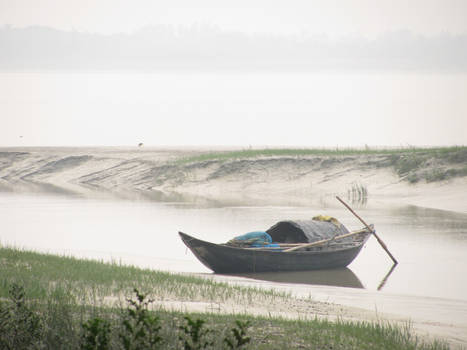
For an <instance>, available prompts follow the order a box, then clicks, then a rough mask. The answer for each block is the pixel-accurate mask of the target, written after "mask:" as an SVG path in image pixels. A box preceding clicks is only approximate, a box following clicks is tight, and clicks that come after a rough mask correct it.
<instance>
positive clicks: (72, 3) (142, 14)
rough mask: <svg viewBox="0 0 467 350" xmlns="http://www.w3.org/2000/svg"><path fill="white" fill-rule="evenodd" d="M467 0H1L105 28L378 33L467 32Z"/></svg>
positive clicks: (62, 25)
mask: <svg viewBox="0 0 467 350" xmlns="http://www.w3.org/2000/svg"><path fill="white" fill-rule="evenodd" d="M466 18H467V1H465V0H377V1H375V0H235V1H225V0H197V1H193V0H40V1H39V0H0V24H11V25H14V26H29V25H44V26H51V27H55V28H59V29H66V30H70V29H76V30H80V31H91V32H101V33H115V32H122V31H123V32H131V31H135V30H137V29H139V28H141V27H143V26H147V25H155V24H174V25H191V24H194V23H202V24H211V25H216V26H219V27H221V28H222V29H227V30H239V31H246V32H272V33H301V32H305V33H309V34H327V35H330V36H342V35H345V36H347V35H355V34H360V35H366V36H374V35H379V34H381V33H384V32H387V31H394V30H400V29H408V30H411V31H414V32H417V33H421V34H438V33H440V32H449V33H454V34H456V33H467V20H466Z"/></svg>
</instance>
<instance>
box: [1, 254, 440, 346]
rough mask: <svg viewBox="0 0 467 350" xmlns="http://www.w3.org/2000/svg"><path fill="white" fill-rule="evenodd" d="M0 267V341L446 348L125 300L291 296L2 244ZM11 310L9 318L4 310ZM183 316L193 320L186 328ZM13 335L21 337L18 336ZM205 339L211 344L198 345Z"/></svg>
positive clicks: (408, 338) (338, 326)
mask: <svg viewBox="0 0 467 350" xmlns="http://www.w3.org/2000/svg"><path fill="white" fill-rule="evenodd" d="M0 266H1V275H0V327H3V328H1V329H0V344H1V340H2V339H3V338H2V335H1V334H3V335H5V334H13V333H14V334H16V336H15V337H16V338H17V337H18V334H22V337H23V340H24V342H31V337H32V336H33V335H34V336H35V337H36V338H35V339H36V341H37V342H38V343H37V344H35V346H36V347H35V348H54V349H55V348H56V349H61V348H64V349H78V348H84V347H83V339H88V341H92V339H94V338H95V337H94V338H93V337H91V335H96V334H101V335H102V334H103V333H105V332H107V333H105V334H107V335H108V338H105V337H104V338H105V340H106V341H108V343H109V344H110V348H117V349H119V348H124V347H123V345H121V342H122V339H123V338H125V339H130V338H131V339H133V340H132V341H133V342H134V343H132V344H133V345H134V344H136V342H137V341H142V340H141V339H143V338H144V335H143V334H142V333H140V332H139V331H138V332H136V330H137V329H139V328H135V327H137V326H138V324H140V325H141V324H142V325H144V327H146V329H152V330H153V331H154V332H156V333H157V334H156V335H157V336H158V337H159V336H160V338H161V339H162V340H161V341H160V343H158V344H159V345H160V347H159V348H163V349H183V348H184V345H183V344H184V343H185V349H186V348H187V347H186V346H187V345H186V344H191V345H192V346H193V347H189V348H200V349H201V348H209V349H226V348H227V347H226V344H227V343H226V342H225V341H224V339H226V338H228V339H231V340H232V339H234V338H232V337H233V334H234V332H233V329H235V328H236V325H237V326H238V325H244V326H245V325H247V324H248V325H249V326H248V329H247V334H246V335H242V336H241V337H243V338H241V337H240V336H239V337H240V338H238V339H246V336H248V337H251V340H250V342H249V343H248V344H245V345H243V346H242V347H241V348H242V349H329V350H330V349H414V350H415V349H433V350H437V349H448V346H447V345H446V344H445V343H441V342H437V341H435V342H433V341H430V342H423V341H422V340H421V339H420V338H417V337H416V336H414V334H413V332H412V331H411V329H410V327H409V326H407V327H398V326H394V325H391V324H388V323H383V322H377V323H372V322H357V323H351V322H347V321H338V322H330V321H327V320H318V319H312V320H288V319H282V318H277V317H253V316H250V315H246V314H242V315H238V314H222V313H190V314H186V313H181V312H171V311H166V310H163V309H159V310H157V309H156V310H155V311H149V310H148V311H144V310H141V309H140V310H139V311H138V310H137V308H136V307H135V305H137V301H136V302H133V304H131V305H133V306H131V305H130V304H129V301H126V299H125V298H126V297H129V296H132V295H133V300H134V288H138V290H140V291H142V292H144V293H145V295H146V296H147V297H148V298H153V299H165V300H167V299H170V298H176V299H178V300H206V299H208V300H212V301H216V302H219V303H222V302H223V301H225V300H230V301H232V300H233V301H235V302H237V303H241V304H242V305H255V304H256V303H266V304H268V305H269V306H270V307H272V308H274V303H275V302H279V301H280V302H284V301H290V299H292V298H293V297H292V296H290V295H288V294H285V293H277V292H274V291H267V290H259V289H255V288H247V287H233V286H229V285H228V284H226V283H219V282H213V281H210V280H206V279H202V278H196V277H192V276H184V275H178V274H170V273H165V272H159V271H153V270H147V269H138V268H136V267H132V266H122V265H120V264H117V263H111V264H109V263H102V262H97V261H88V260H78V259H74V258H70V257H59V256H54V255H50V254H39V253H34V252H28V251H23V250H18V249H14V248H5V247H3V248H0ZM14 285H19V286H22V287H24V291H25V302H24V303H21V305H22V306H21V307H18V306H15V305H18V304H19V303H17V302H16V303H15V302H8V298H9V297H11V288H12V286H14ZM109 296H117V297H121V300H120V303H119V304H111V305H110V304H109V303H107V302H105V299H104V298H105V297H109ZM137 296H138V294H137ZM140 301H141V300H140ZM307 301H308V302H310V303H312V301H311V300H307ZM292 302H293V300H292ZM148 303H150V301H149V300H148ZM15 308H16V309H15ZM13 309H15V310H16V313H15V312H13V313H11V312H10V313H8V312H7V311H9V310H10V311H11V310H13ZM18 310H19V311H18ZM188 319H189V320H192V321H193V322H192V323H191V326H190V323H187V322H188V321H187V320H188ZM5 320H6V321H5ZM148 320H149V321H150V322H149V321H148ZM138 322H139V323H138ZM18 325H19V326H20V327H19V326H18ZM130 326H131V327H130ZM21 327H22V328H21ZM106 327H107V328H106ZM151 327H152V328H151ZM190 327H195V328H196V327H200V328H199V329H198V331H199V335H202V337H204V338H203V339H204V340H203V342H199V343H196V344H198V345H196V344H195V345H196V346H195V345H193V344H194V343H190V341H191V340H190V338H189V337H190V334H191V336H192V337H193V333H190V331H191V330H192V328H190ZM236 329H237V330H238V329H239V328H238V327H237V328H236ZM18 330H20V331H21V330H23V332H19V333H18ZM24 330H28V331H24ZM103 330H105V331H103ZM182 330H184V331H183V332H182ZM11 332H13V333H11ZM99 332H101V333H99ZM238 334H240V333H239V332H237V335H238ZM130 335H131V337H130ZM13 338H14V337H13ZM90 339H91V340H90ZM138 339H139V340H138ZM154 339H155V338H154ZM157 339H158V338H157ZM10 340H11V339H10ZM16 340H18V339H16ZM39 340H40V344H39ZM211 342H212V343H213V345H212V346H206V347H201V346H200V344H210V343H211ZM28 344H30V343H28ZM119 344H120V345H119ZM191 345H189V346H191ZM31 348H33V347H31ZM87 348H93V349H97V347H87ZM101 348H103V347H101ZM128 348H137V347H135V346H133V347H128ZM234 348H240V347H234Z"/></svg>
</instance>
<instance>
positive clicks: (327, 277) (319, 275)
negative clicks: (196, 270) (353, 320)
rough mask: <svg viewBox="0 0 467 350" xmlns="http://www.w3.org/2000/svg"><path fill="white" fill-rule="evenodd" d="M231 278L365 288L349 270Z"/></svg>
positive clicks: (340, 269) (273, 273)
mask: <svg viewBox="0 0 467 350" xmlns="http://www.w3.org/2000/svg"><path fill="white" fill-rule="evenodd" d="M229 275H230V276H238V277H246V278H252V279H256V280H262V281H268V282H279V283H298V284H312V285H323V286H335V287H347V288H363V284H362V282H360V280H359V279H358V277H357V276H356V275H355V273H353V271H352V270H350V269H349V268H346V267H345V268H339V269H329V270H312V271H289V272H248V273H236V274H229Z"/></svg>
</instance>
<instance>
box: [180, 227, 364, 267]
mask: <svg viewBox="0 0 467 350" xmlns="http://www.w3.org/2000/svg"><path fill="white" fill-rule="evenodd" d="M179 235H180V237H181V238H182V241H183V242H184V243H185V245H186V246H187V247H188V248H189V249H190V250H191V251H192V252H193V254H194V255H195V256H196V257H197V258H198V259H199V261H201V262H202V263H203V264H204V265H205V266H206V267H207V268H209V269H210V270H212V271H214V272H216V273H239V272H270V271H276V272H278V271H307V270H320V269H331V268H338V267H346V266H347V265H349V264H350V263H351V262H352V261H353V260H354V259H355V257H356V256H357V255H358V253H359V252H360V250H361V249H362V247H363V245H364V243H365V241H366V239H367V238H368V236H367V237H366V238H365V239H364V240H363V241H362V242H361V243H359V244H357V245H355V246H353V247H350V248H343V249H338V250H329V251H326V250H323V251H317V252H309V251H296V252H280V251H268V250H254V249H245V248H236V247H231V246H226V245H221V244H215V243H211V242H206V241H202V240H200V239H197V238H194V237H192V236H189V235H187V234H186V233H183V232H179Z"/></svg>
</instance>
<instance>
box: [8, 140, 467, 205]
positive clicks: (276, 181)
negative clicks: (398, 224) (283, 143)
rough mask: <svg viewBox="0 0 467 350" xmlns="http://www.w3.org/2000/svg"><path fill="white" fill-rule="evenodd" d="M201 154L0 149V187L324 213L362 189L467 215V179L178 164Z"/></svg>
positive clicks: (347, 162)
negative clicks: (319, 208)
mask: <svg viewBox="0 0 467 350" xmlns="http://www.w3.org/2000/svg"><path fill="white" fill-rule="evenodd" d="M203 152H206V150H203V149H198V150H196V149H181V150H176V149H141V148H136V147H135V148H43V149H37V148H36V149H30V148H28V149H11V148H9V149H3V150H2V149H0V186H1V187H3V188H4V189H10V190H16V191H31V190H34V191H41V190H42V191H59V192H70V193H79V194H84V195H89V196H96V195H100V196H102V195H109V196H111V195H117V196H121V197H130V198H131V197H148V198H154V199H160V198H162V199H164V198H165V199H167V198H168V199H175V200H195V199H196V200H198V201H199V200H206V201H214V202H221V203H231V204H271V205H311V204H315V205H320V204H322V203H328V202H335V200H334V196H335V195H341V196H347V195H348V194H349V193H350V194H351V191H352V189H354V188H365V189H366V190H367V192H368V198H367V199H368V201H371V202H372V203H381V204H385V203H394V202H397V203H399V204H412V205H418V206H423V207H430V208H437V209H444V210H452V211H457V212H463V213H467V197H465V193H466V190H467V177H458V178H454V179H451V180H447V181H438V182H431V183H426V181H424V180H422V181H420V182H418V183H417V184H410V183H409V182H408V181H406V180H404V179H402V178H400V177H399V176H398V175H397V174H396V172H395V171H394V169H393V168H391V167H390V166H387V165H385V163H386V162H387V156H383V155H359V156H340V157H335V156H334V157H328V156H301V157H286V156H284V157H260V158H254V159H237V160H236V159H232V160H228V161H217V160H209V161H199V162H192V163H186V162H183V163H180V162H176V160H177V159H183V158H186V157H189V156H192V155H197V154H201V153H203Z"/></svg>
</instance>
